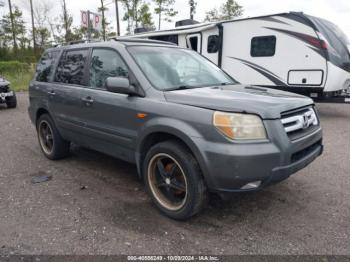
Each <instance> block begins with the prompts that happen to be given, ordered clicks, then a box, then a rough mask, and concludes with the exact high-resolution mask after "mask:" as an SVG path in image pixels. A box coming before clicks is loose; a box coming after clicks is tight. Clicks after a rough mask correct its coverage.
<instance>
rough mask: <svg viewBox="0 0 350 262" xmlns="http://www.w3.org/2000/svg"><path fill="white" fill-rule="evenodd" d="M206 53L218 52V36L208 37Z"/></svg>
mask: <svg viewBox="0 0 350 262" xmlns="http://www.w3.org/2000/svg"><path fill="white" fill-rule="evenodd" d="M207 51H208V53H209V54H212V53H216V52H217V51H219V36H218V35H210V36H209V37H208V48H207Z"/></svg>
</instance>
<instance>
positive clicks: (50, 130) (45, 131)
mask: <svg viewBox="0 0 350 262" xmlns="http://www.w3.org/2000/svg"><path fill="white" fill-rule="evenodd" d="M37 133H38V140H39V145H40V148H41V151H42V152H43V153H44V155H45V156H46V157H47V158H48V159H50V160H58V159H62V158H65V157H66V156H68V155H69V148H70V143H69V142H68V141H66V140H64V139H63V138H62V136H61V135H60V133H59V132H58V130H57V128H56V125H55V123H54V122H53V120H52V118H51V117H50V116H49V115H48V114H43V115H42V116H40V118H39V119H38V121H37Z"/></svg>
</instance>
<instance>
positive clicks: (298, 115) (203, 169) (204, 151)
mask: <svg viewBox="0 0 350 262" xmlns="http://www.w3.org/2000/svg"><path fill="white" fill-rule="evenodd" d="M29 94H30V107H29V114H30V118H31V120H32V122H33V123H34V124H35V126H36V129H37V133H38V139H39V144H40V147H41V149H42V152H43V153H44V155H45V156H46V157H47V158H49V159H52V160H56V159H61V158H64V157H66V156H67V155H68V154H69V148H70V143H71V142H73V143H75V144H78V145H81V146H83V147H87V148H91V149H94V150H96V151H100V152H103V153H105V154H108V155H111V156H114V157H116V158H119V159H122V160H125V161H128V162H131V163H135V164H136V165H137V168H138V174H139V176H140V178H143V180H144V183H145V185H146V188H147V191H148V192H149V194H150V196H151V198H152V199H153V201H154V203H155V205H156V206H157V207H158V208H159V209H160V210H161V211H162V212H163V213H164V214H165V215H167V216H169V217H171V218H173V219H187V218H189V217H191V216H193V215H194V214H196V213H198V212H199V211H200V210H201V209H202V208H203V206H204V205H205V203H206V200H207V199H208V195H209V193H210V192H214V193H219V194H225V193H230V192H241V191H254V190H259V189H261V188H264V187H265V186H267V185H270V184H273V183H276V182H278V181H282V180H284V179H286V178H288V177H289V176H290V175H291V174H293V173H295V172H297V171H298V170H300V169H302V168H304V167H305V166H307V165H308V164H310V163H311V162H312V161H313V160H315V158H317V157H318V156H319V155H321V153H322V149H323V146H322V131H321V127H320V124H319V119H318V116H317V113H316V111H315V109H314V104H313V101H312V100H311V99H309V98H306V97H303V96H299V95H296V94H291V93H287V92H283V91H277V90H270V89H266V88H263V87H258V86H245V85H241V84H239V83H237V82H235V80H234V79H232V78H231V77H230V76H229V75H227V74H226V73H225V72H223V71H222V70H221V69H219V68H218V67H216V66H215V65H214V64H213V63H211V62H210V61H208V60H206V59H205V58H203V57H202V56H201V55H199V54H197V53H196V52H194V51H191V50H188V49H182V48H179V47H177V46H174V45H171V44H166V43H163V42H158V41H151V40H120V41H118V40H113V41H109V42H99V43H84V44H75V45H67V46H62V47H56V48H51V49H48V50H47V51H46V52H45V53H44V55H43V57H42V58H41V61H40V62H39V64H38V67H37V72H36V76H35V79H34V80H33V81H32V82H31V84H30V92H29Z"/></svg>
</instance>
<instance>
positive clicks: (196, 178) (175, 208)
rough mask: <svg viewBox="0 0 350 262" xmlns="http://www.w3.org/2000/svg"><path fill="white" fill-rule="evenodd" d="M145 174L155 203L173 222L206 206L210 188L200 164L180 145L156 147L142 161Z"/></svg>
mask: <svg viewBox="0 0 350 262" xmlns="http://www.w3.org/2000/svg"><path fill="white" fill-rule="evenodd" d="M143 174H144V182H145V185H146V188H147V191H148V193H149V194H150V196H151V198H152V200H153V202H154V203H155V205H156V206H157V207H158V209H159V210H160V211H161V212H162V213H163V214H165V215H166V216H168V217H170V218H172V219H176V220H185V219H188V218H190V217H192V216H194V215H195V214H197V213H199V212H200V211H201V210H202V208H203V207H204V206H205V204H206V203H207V200H208V192H207V187H206V185H205V182H204V179H203V177H202V173H201V170H200V168H199V165H198V162H197V161H196V159H195V158H194V156H193V155H192V154H191V152H189V150H188V149H187V148H186V147H185V146H183V145H182V144H180V143H178V142H177V141H166V142H161V143H159V144H156V145H155V146H153V147H152V148H151V149H150V150H149V151H148V153H147V154H146V157H145V159H144V161H143Z"/></svg>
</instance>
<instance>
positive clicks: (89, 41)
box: [52, 39, 102, 47]
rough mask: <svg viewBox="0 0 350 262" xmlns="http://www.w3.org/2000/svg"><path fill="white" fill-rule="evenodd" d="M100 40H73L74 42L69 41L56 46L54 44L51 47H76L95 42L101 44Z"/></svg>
mask: <svg viewBox="0 0 350 262" xmlns="http://www.w3.org/2000/svg"><path fill="white" fill-rule="evenodd" d="M101 41H102V40H100V39H90V40H87V39H85V40H84V39H82V40H74V41H69V42H62V43H58V44H54V45H53V46H52V47H61V46H68V45H78V44H87V43H96V42H101Z"/></svg>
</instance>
